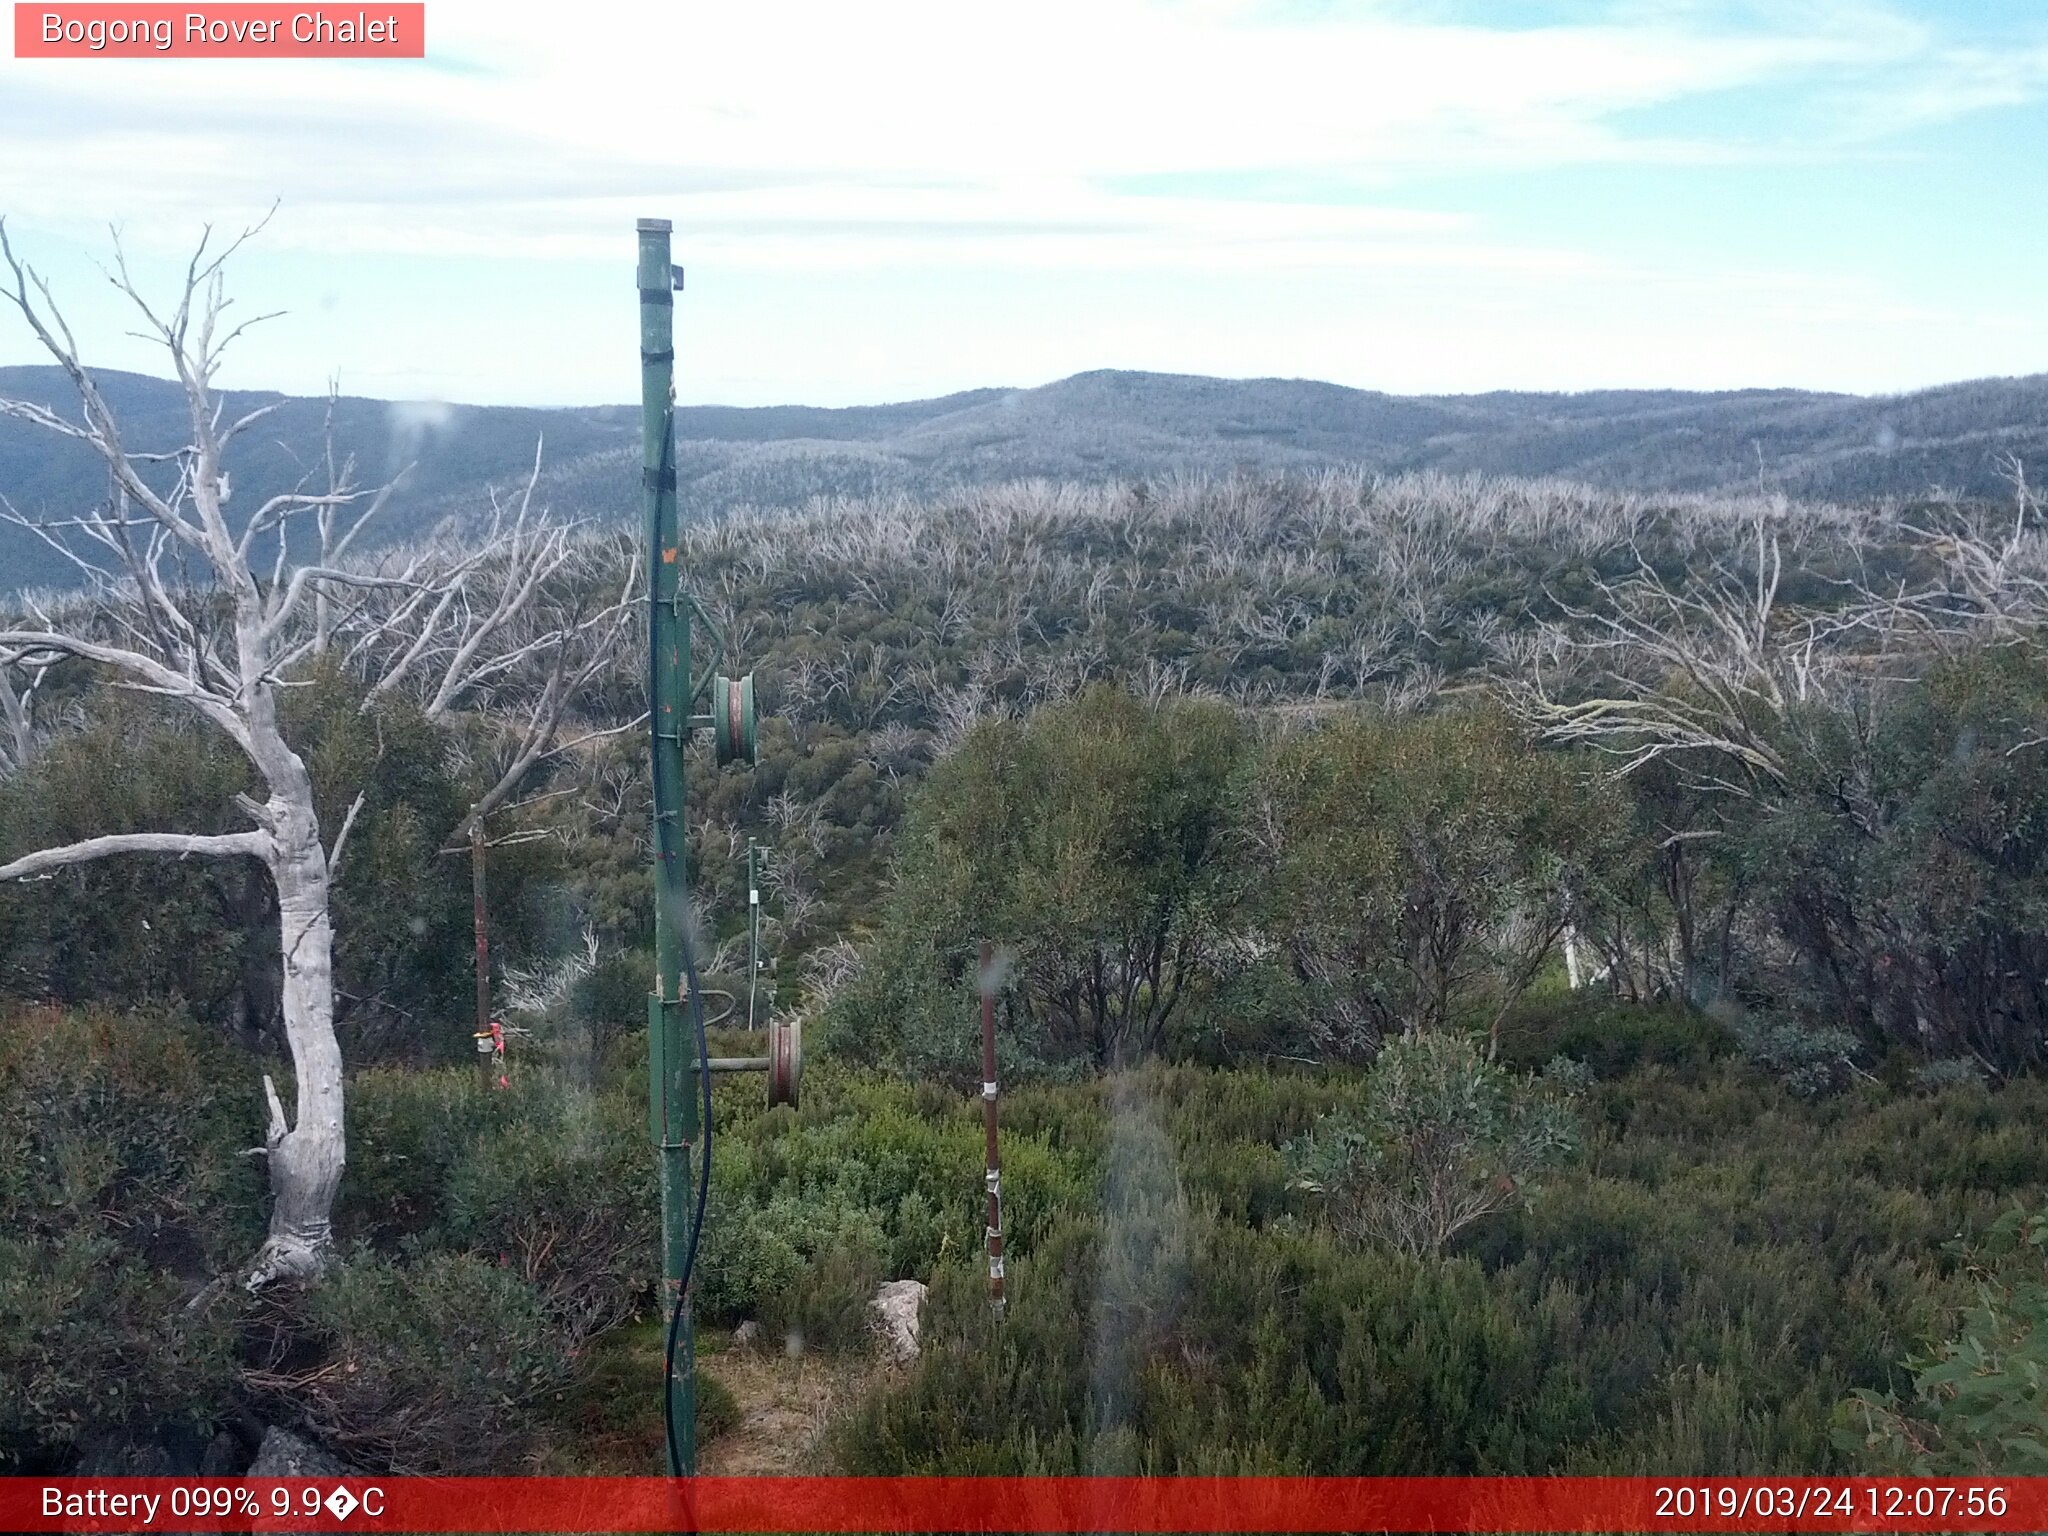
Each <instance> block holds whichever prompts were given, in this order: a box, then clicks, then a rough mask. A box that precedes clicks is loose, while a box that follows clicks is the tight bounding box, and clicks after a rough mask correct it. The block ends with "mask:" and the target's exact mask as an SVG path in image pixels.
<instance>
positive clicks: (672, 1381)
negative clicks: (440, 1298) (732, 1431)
mask: <svg viewBox="0 0 2048 1536" xmlns="http://www.w3.org/2000/svg"><path fill="white" fill-rule="evenodd" d="M675 440H676V437H675V404H674V400H673V398H671V400H670V403H669V408H668V410H667V411H666V412H665V413H664V417H663V422H662V434H661V468H662V474H663V475H665V476H667V477H668V482H669V483H670V484H673V483H674V475H675ZM659 542H660V540H659V539H658V538H653V539H650V540H649V541H648V548H647V602H648V607H649V610H650V612H651V611H652V608H653V605H654V604H655V603H656V602H657V601H659V598H658V597H657V596H656V592H657V590H658V585H659V578H658V574H657V573H658V571H659V569H660V568H659V566H657V565H656V563H655V562H656V561H657V560H659V559H660V553H659V551H658V550H657V549H656V547H655V546H656V545H657V544H658V543H659ZM652 638H653V637H652V635H651V634H650V636H649V641H650V643H649V645H648V647H647V666H648V687H647V704H648V709H649V711H650V712H651V713H650V716H649V722H650V728H651V729H652V730H653V731H654V732H655V750H654V753H653V763H652V767H653V770H654V772H653V777H654V781H655V783H654V789H655V797H654V810H655V822H654V826H655V845H656V846H655V856H656V858H657V859H659V860H661V861H662V863H663V864H664V865H665V866H667V868H666V870H665V873H672V872H673V861H675V860H677V859H681V858H683V857H686V854H685V853H684V852H683V851H682V850H679V849H677V847H676V846H675V843H676V831H677V829H678V828H679V827H680V826H681V825H682V824H683V820H684V816H685V813H686V811H687V807H686V806H685V805H676V806H674V808H673V809H674V815H673V818H672V819H671V818H664V816H663V815H662V811H663V800H664V798H670V799H672V798H674V796H673V791H672V787H671V794H670V796H668V797H664V796H663V795H662V793H661V790H662V787H663V785H662V780H663V778H664V775H663V773H662V771H661V756H662V754H661V750H660V743H661V738H660V730H661V727H660V724H659V721H660V719H661V701H660V699H659V698H658V697H657V692H658V690H657V688H656V686H655V685H656V679H657V677H658V674H659V669H660V661H659V659H658V658H657V655H656V647H655V646H654V645H653V644H652ZM685 681H686V682H687V681H688V679H687V677H686V678H685ZM678 883H680V882H678ZM669 920H670V921H671V922H672V923H674V924H675V929H676V940H677V946H678V948H680V949H681V950H682V954H683V974H684V975H685V977H687V978H688V981H689V986H690V1013H691V1017H692V1019H693V1021H694V1022H695V1024H696V1029H697V1076H698V1080H699V1081H700V1082H701V1083H702V1084H703V1085H704V1126H703V1135H704V1172H703V1175H702V1177H700V1178H699V1179H698V1180H697V1210H696V1213H695V1215H694V1217H693V1218H692V1220H691V1222H690V1243H689V1247H688V1248H686V1249H685V1250H684V1255H683V1272H682V1274H681V1275H680V1276H679V1277H678V1278H677V1284H676V1296H675V1304H674V1307H673V1308H672V1310H671V1311H670V1313H669V1320H668V1343H667V1346H666V1348H665V1349H664V1350H663V1352H662V1378H661V1420H662V1428H663V1430H664V1431H665V1432H666V1438H667V1441H668V1471H669V1476H671V1477H681V1476H682V1475H683V1465H682V1457H681V1456H680V1455H679V1454H678V1453H677V1446H678V1444H679V1443H680V1442H679V1441H678V1440H677V1438H676V1407H675V1398H676V1345H677V1343H678V1342H680V1340H681V1338H682V1331H683V1302H684V1298H685V1297H687V1296H688V1295H689V1294H690V1277H691V1275H692V1274H693V1273H695V1271H696V1268H697V1242H698V1239H699V1238H701V1237H702V1236H703V1235H704V1207H705V1204H706V1202H707V1201H708V1199H709V1197H710V1194H711V1041H710V1037H709V1035H708V1033H707V1031H706V1026H705V1023H704V996H703V988H702V986H701V985H700V984H699V980H698V976H697V956H696V951H695V947H694V946H693V945H692V944H691V943H690V935H689V931H688V924H687V923H686V921H685V919H684V915H683V914H682V913H681V912H678V911H674V910H673V909H671V911H670V914H669ZM665 1121H666V1116H664V1122H665ZM662 1134H663V1136H664V1138H666V1136H667V1134H668V1128H667V1125H666V1123H664V1125H663V1127H662ZM664 1236H665V1234H664Z"/></svg>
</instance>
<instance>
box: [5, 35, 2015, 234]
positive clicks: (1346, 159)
mask: <svg viewBox="0 0 2048 1536" xmlns="http://www.w3.org/2000/svg"><path fill="white" fill-rule="evenodd" d="M1708 9H1709V11H1710V12H1711V10H1712V8H1708ZM1721 14H1722V15H1723V17H1724V18H1725V16H1726V14H1727V12H1726V11H1725V8H1724V9H1723V10H1722V12H1721ZM431 23H432V31H431V33H430V38H431V42H430V47H431V48H432V50H433V51H435V52H436V53H439V52H441V51H443V50H444V49H445V50H446V51H447V52H448V53H449V54H450V56H451V57H454V58H456V59H457V60H458V61H459V62H461V63H462V65H463V68H462V69H460V70H455V71H434V70H430V69H425V68H423V67H420V66H408V65H405V64H402V63H400V64H393V63H378V64H374V65H364V64H359V63H349V62H337V61H318V60H305V61H290V62H284V61H279V62H274V63H267V64H258V63H250V62H247V61H198V60H181V61H178V62H177V63H176V64H175V65H168V64H164V63H162V62H159V61H125V60H105V61H97V62H94V63H91V64H74V65H62V66H51V65H48V64H39V63H37V62H36V61H9V62H7V63H6V64H5V65H4V66H0V67H4V68H5V70H6V75H5V88H4V89H0V137H4V138H5V140H6V141H7V142H8V143H9V144H10V146H11V152H10V154H9V155H8V157H7V159H6V162H5V164H4V166H0V207H5V208H7V209H9V210H11V211H13V212H15V213H17V214H19V215H22V216H24V217H26V218H29V219H33V220H37V221H39V222H42V223H44V224H49V225H57V226H69V227H80V228H82V227H84V226H87V225H90V224H92V223H96V222H98V221H100V220H103V219H106V218H108V217H110V216H119V217H121V218H123V219H124V220H125V221H126V222H127V223H128V226H129V228H130V232H131V238H135V239H138V240H145V241H146V240H152V239H162V240H164V241H166V242H168V243H171V244H176V243H179V242H181V241H182V240H183V239H185V238H187V237H188V235H189V230H190V228H191V226H192V224H193V223H194V222H195V221H196V220H197V219H199V218H201V217H219V216H221V215H222V214H223V211H224V209H225V210H237V209H241V208H249V209H254V208H260V207H262V206H265V205H267V204H268V203H269V202H270V201H271V200H272V199H273V198H274V197H277V196H280V195H282V196H283V197H284V199H285V201H286V217H285V218H284V219H283V220H282V221H280V223H279V225H278V227H277V229H276V230H275V232H274V236H273V238H274V239H276V240H279V241H283V242H286V243H297V244H300V245H303V246H306V247H308V248H318V249H333V248H334V247H335V245H336V243H337V242H340V243H341V244H342V245H343V247H344V248H357V249H384V250H411V251H417V252H419V253H421V254H432V255H436V256H439V255H445V254H447V253H448V252H449V251H451V250H456V249H464V248H467V249H470V250H482V249H486V248H488V249H492V250H496V251H499V252H504V253H509V254H530V255H535V256H542V257H555V258H559V257H562V256H566V255H590V256H595V255H597V254H599V253H600V252H603V253H606V254H608V253H609V252H610V250H611V249H612V246H613V244H614V242H615V232H616V228H617V224H618V218H619V215H620V210H621V209H624V208H628V207H644V206H645V205H646V204H647V202H648V201H649V200H650V199H659V200H662V201H664V202H666V203H667V204H668V205H669V206H671V207H673V208H675V209H676V210H677V212H678V215H679V217H681V218H683V219H684V220H685V221H686V222H690V223H692V224H694V223H695V222H696V221H698V220H701V221H703V222H704V223H705V224H706V225H708V226H715V227H717V228H718V229H719V230H720V231H721V238H725V239H729V240H732V241H741V242H743V241H745V240H746V239H747V228H748V227H749V226H748V225H746V224H745V222H744V220H746V219H758V220H759V221H760V222H759V223H758V225H756V226H752V227H755V228H758V230H759V235H758V238H759V241H760V242H761V244H762V246H763V247H764V249H765V250H766V251H767V252H769V253H771V254H772V253H775V252H783V253H786V252H787V250H788V249H789V247H790V246H791V245H792V244H793V243H800V242H802V241H804V240H809V241H812V242H814V243H827V242H832V241H839V240H843V241H845V242H848V244H849V245H850V246H851V247H853V248H862V247H864V246H866V245H868V244H870V243H872V242H873V241H874V240H876V239H877V237H878V232H879V231H882V230H884V229H886V230H887V231H889V232H890V234H891V236H892V238H891V240H890V243H891V244H893V245H894V246H896V247H898V248H899V251H900V247H901V246H902V245H904V244H905V243H906V242H909V243H913V244H916V243H920V242H922V243H926V244H927V245H928V246H929V248H930V249H931V250H932V251H933V252H934V253H937V252H938V251H940V250H942V249H943V250H946V251H948V252H950V253H951V254H955V255H957V254H958V248H959V240H960V239H961V238H963V237H965V236H966V235H967V234H968V233H969V232H970V227H971V226H973V225H976V224H979V225H981V226H983V228H982V229H981V230H980V232H979V238H981V239H983V240H985V241H992V240H999V239H1001V238H1003V237H1004V236H1006V235H1007V236H1014V237H1016V238H1017V239H1018V240H1020V241H1023V242H1026V243H1027V244H1034V245H1035V247H1036V249H1037V250H1038V251H1039V252H1041V253H1042V252H1043V251H1045V250H1048V249H1052V248H1053V247H1052V246H1050V245H1048V244H1047V242H1049V241H1050V242H1058V241H1060V240H1065V241H1067V244H1066V245H1065V246H1064V247H1061V248H1062V249H1064V250H1066V251H1067V252H1068V253H1069V254H1077V255H1084V256H1085V252H1086V251H1087V250H1089V249H1099V250H1101V251H1103V252H1104V253H1105V254H1106V255H1107V256H1108V257H1109V258H1110V259H1111V260H1121V259H1123V257H1122V256H1120V255H1119V254H1118V251H1119V250H1121V249H1123V248H1122V247H1119V246H1118V244H1117V242H1116V240H1115V239H1113V238H1109V237H1108V236H1107V235H1105V236H1104V238H1102V239H1100V240H1098V241H1097V242H1096V243H1095V244H1093V245H1089V244H1087V243H1086V242H1080V243H1078V244H1077V243H1076V236H1075V231H1074V229H1073V228H1072V225H1073V222H1074V221H1075V220H1076V219H1080V220H1082V221H1083V222H1085V223H1086V224H1088V225H1089V226H1090V227H1091V228H1093V229H1097V230H1098V231H1101V230H1103V229H1106V227H1107V225H1108V224H1109V223H1118V222H1119V221H1120V224H1119V227H1121V228H1123V229H1125V230H1126V231H1128V230H1130V229H1132V228H1133V227H1135V226H1138V225H1144V226H1148V227H1149V228H1150V230H1151V232H1152V234H1153V235H1154V236H1155V237H1157V238H1158V239H1160V240H1175V239H1181V238H1184V237H1186V236H1187V235H1189V234H1190V233H1191V230H1190V228H1189V220H1190V218H1191V217H1192V215H1191V214H1190V212H1189V209H1188V206H1187V204H1188V202H1189V201H1190V200H1188V199H1183V200H1181V201H1180V202H1179V203H1178V204H1175V203H1171V202H1168V201H1164V200H1160V199H1137V198H1131V197H1120V196H1117V195H1116V194H1114V193H1113V192H1107V191H1105V189H1106V188H1108V187H1111V186H1112V185H1113V184H1114V183H1115V182H1116V180H1117V179H1118V178H1129V177H1138V176H1159V175H1174V174H1203V175H1215V174H1218V173H1231V172H1247V171H1249V172H1272V171H1275V170H1290V171H1296V172H1303V171H1306V172H1311V173H1327V174H1337V175H1342V176H1344V177H1346V178H1348V179H1349V180H1350V182H1351V183H1352V184H1353V185H1354V186H1358V187H1365V188H1376V189H1378V190H1379V192H1380V194H1381V196H1382V198H1383V200H1385V201H1387V202H1388V204H1389V207H1388V208H1387V209H1386V210H1385V216H1384V217H1383V218H1381V219H1379V220H1377V221H1376V220H1374V219H1373V218H1371V217H1370V216H1368V214H1367V213H1366V212H1365V211H1364V210H1362V209H1360V208H1357V207H1355V206H1354V207H1352V208H1350V209H1348V210H1346V212H1345V213H1344V215H1343V216H1342V218H1338V219H1333V220H1331V221H1327V222H1326V223H1324V224H1323V225H1321V226H1319V228H1318V231H1317V233H1316V235H1315V238H1316V239H1318V240H1321V241H1324V242H1328V241H1330V240H1332V239H1345V240H1349V241H1351V242H1353V243H1355V244H1359V245H1370V244H1372V243H1375V242H1379V241H1382V240H1386V239H1389V238H1395V239H1398V238H1400V236H1401V231H1400V230H1399V228H1398V227H1397V226H1399V225H1400V224H1401V223H1402V221H1403V219H1404V217H1407V216H1404V215H1403V214H1402V213H1401V211H1400V208H1399V206H1398V204H1399V195H1398V189H1399V188H1400V187H1401V186H1402V185H1404V184H1407V183H1409V182H1411V181H1412V179H1413V178H1415V177H1416V176H1417V174H1418V173H1420V172H1423V171H1427V173H1428V174H1429V175H1431V176H1437V177H1440V176H1445V175H1457V174H1462V173H1468V172H1472V171H1475V170H1501V169H1512V168H1531V167H1539V166H1557V165H1572V164H1584V163H1640V162H1642V161H1645V160H1674V161H1681V162H1683V161H1694V162H1697V161H1700V160H1711V159H1713V158H1715V157H1716V156H1717V155H1724V154H1728V153H1735V152H1740V153H1753V152H1754V147H1753V146H1749V147H1746V148H1744V149H1741V150H1733V149H1731V148H1730V146H1728V145H1719V144H1716V143H1715V142H1713V141H1711V140H1701V139H1699V138H1697V137H1695V138H1690V139H1687V138H1670V137H1656V136H1631V135H1630V134H1628V133H1626V132H1624V131H1623V130H1621V129H1620V128H1618V127H1617V126H1616V123H1615V119H1616V118H1617V116H1618V115H1619V114H1622V113H1625V112H1627V111H1629V110H1631V109H1635V108H1640V107H1644V106H1650V105H1655V104H1657V103H1661V102H1668V101H1673V100H1680V99H1685V98H1688V97H1692V96H1697V95H1700V94H1702V93H1712V92H1716V91H1725V90H1729V89H1733V88H1737V87H1743V86H1752V85H1756V84H1759V83H1769V82H1784V83H1792V84H1796V83H1799V82H1820V83H1823V84H1825V83H1827V82H1830V81H1833V82H1836V83H1838V84H1841V85H1843V86H1844V88H1845V89H1846V88H1847V86H1848V85H1849V84H1850V83H1853V82H1855V81H1857V80H1859V79H1863V78H1865V77H1868V76H1870V75H1871V74H1872V73H1873V72H1878V71H1883V72H1887V73H1888V74H1889V75H1891V76H1896V75H1897V74H1898V73H1899V72H1900V71H1904V72H1906V74H1907V76H1908V77H1909V78H1908V79H1906V80H1905V81H1904V82H1903V83H1900V82H1898V81H1897V80H1896V79H1895V80H1894V82H1893V83H1894V87H1895V89H1894V90H1893V93H1892V98H1891V99H1893V100H1894V101H1895V102H1897V103H1899V106H1898V110H1899V111H1902V112H1905V113H1908V114H1919V115H1923V116H1925V115H1935V114H1939V113H1943V112H1954V111H1961V110H1968V109H1969V108H1970V107H1971V105H1972V104H1997V103H2000V102H2005V101H2009V100H2012V99H2014V98H2015V97H2016V96H2019V95H2024V94H2026V93H2028V92H2031V91H2034V90H2037V89H2039V88H2040V86H2041V84H2042V73H2043V70H2042V63H2041V59H2040V57H2039V56H2035V57H2033V58H2032V59H2031V61H2029V60H2027V59H2021V60H2013V59H2009V58H2001V57H2000V56H1998V55H1996V54H1993V53H1989V52H1982V51H1980V52H1978V53H1974V54H1973V53H1970V52H1968V51H1962V52H1958V51H1955V50H1949V51H1947V52H1943V51H1942V50H1941V49H1940V48H1939V47H1938V46H1937V45H1936V43H1935V41H1934V40H1933V39H1932V38H1931V37H1930V35H1929V32H1928V29H1927V28H1926V27H1925V26H1923V25H1921V24H1918V23H1913V22H1910V21H1908V20H1906V19H1904V18H1902V17H1900V16H1898V15H1897V14H1895V13H1893V12H1891V11H1880V10H1874V9H1873V8H1871V7H1868V6H1848V7H1845V6H1840V5H1835V6H1823V5H1805V6H1795V7H1791V8H1789V9H1786V10H1784V11H1782V12H1774V13H1761V12H1760V13H1758V14H1757V15H1755V16H1754V17H1752V18H1751V19H1750V21H1749V23H1748V24H1747V25H1743V26H1739V27H1737V26H1731V25H1729V24H1727V23H1726V21H1725V19H1724V20H1723V22H1722V23H1721V24H1719V25H1710V24H1708V23H1706V22H1705V21H1704V20H1703V18H1702V13H1701V11H1700V9H1699V8H1697V7H1692V6H1678V5H1669V4H1666V5H1651V6H1643V5H1634V6H1627V7H1621V8H1607V9H1604V10H1602V11H1599V12H1595V13H1592V15H1591V17H1590V19H1586V20H1581V21H1574V22H1566V23H1560V24H1556V25H1546V26H1526V27H1521V28H1518V29H1513V30H1508V29H1494V28H1490V27H1487V26H1484V25H1479V24H1475V23H1466V24H1449V23H1445V22H1441V21H1431V20H1427V19H1423V18H1420V17H1418V16H1417V15H1416V14H1415V9H1414V8H1412V7H1409V8H1400V7H1392V6H1372V5H1368V6H1350V7H1344V6H1327V7H1317V8H1314V9H1313V10H1309V9H1304V8H1300V7H1275V6H1271V5H1245V4H1204V5H1197V6H1179V5H1168V4H1164V3H1151V0H1042V3H1039V4H1036V5H1034V6H1032V7H1031V8H1029V9H1022V8H1011V7H995V6H961V5H958V4H957V3H952V0H943V3H942V0H898V3H894V4H890V5H883V6H847V5H843V4H838V3H826V0H817V3H813V0H803V3H792V0H761V3H755V4H749V5H744V6H724V7H712V6H689V7H685V8H681V9H670V8H668V7H666V6H655V5H642V4H629V3H622V0H592V3H587V4H583V5H579V6H578V7H576V8H575V9H574V11H573V13H549V14H545V15H544V14H543V13H539V12H535V11H533V10H530V9H529V8H528V7H525V6H501V5H495V4H488V5H487V4H481V3H477V0H437V4H436V5H435V6H434V8H433V10H432V12H431ZM1916 71H1917V73H1916ZM1843 111H1844V114H1845V116H1846V117H1849V118H1854V117H1855V116H1856V113H1857V111H1858V108H1856V107H1855V106H1854V105H1853V104H1851V105H1845V107H1844V109H1843ZM1355 201H1356V200H1355V199H1354V202H1355ZM1113 204H1114V205H1120V212H1119V213H1118V214H1117V218H1116V219H1115V220H1111V219H1110V217H1109V215H1110V209H1111V206H1112V205H1113ZM906 210H909V211H908V212H907V211H906ZM628 216H630V215H628ZM992 220H993V221H999V222H1000V223H1001V224H1002V225H1003V226H1004V227H1003V228H1002V229H1000V230H998V229H997V228H995V227H994V226H993V224H992V223H991V221H992ZM1197 222H1199V221H1197ZM856 226H858V227H856ZM1340 226H1341V228H1340ZM918 231H922V232H923V233H922V234H921V235H920V234H919V233H918ZM1261 231H1263V235H1261V233H1260V232H1261ZM1244 238H1252V239H1256V238H1264V239H1265V240H1267V241H1268V242H1269V243H1271V244H1273V245H1275V246H1276V247H1289V248H1291V247H1296V246H1298V245H1299V243H1300V242H1301V240H1302V238H1303V232H1302V230H1301V228H1300V227H1299V220H1298V219H1295V218H1290V217H1283V216H1280V215H1278V214H1276V213H1273V212H1272V211H1271V210H1267V211H1265V212H1263V213H1262V214H1261V216H1260V217H1259V219H1258V220H1257V225H1256V228H1255V229H1254V230H1252V231H1251V232H1249V233H1248V234H1247V236H1245V237H1244ZM776 259H782V258H776ZM1025 259H1027V260H1036V259H1038V258H1037V257H1036V256H1033V255H1029V254H1028V253H1027V254H1026V255H1025Z"/></svg>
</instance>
